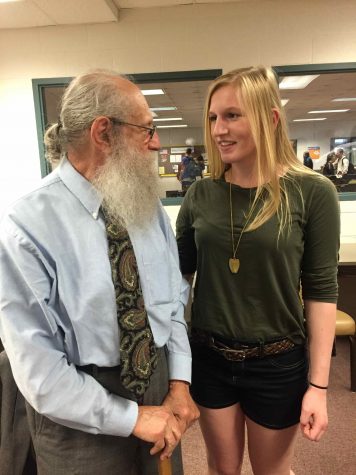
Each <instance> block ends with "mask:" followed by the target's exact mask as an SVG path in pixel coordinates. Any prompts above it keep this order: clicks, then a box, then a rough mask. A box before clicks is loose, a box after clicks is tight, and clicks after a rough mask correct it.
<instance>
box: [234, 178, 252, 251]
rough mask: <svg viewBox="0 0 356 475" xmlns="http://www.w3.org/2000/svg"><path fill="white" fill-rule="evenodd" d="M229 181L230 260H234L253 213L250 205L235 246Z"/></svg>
mask: <svg viewBox="0 0 356 475" xmlns="http://www.w3.org/2000/svg"><path fill="white" fill-rule="evenodd" d="M231 188H232V187H231V181H230V188H229V192H230V193H229V197H230V226H231V245H232V258H233V259H236V252H237V250H238V248H239V245H240V241H241V238H242V235H243V233H244V232H245V229H246V226H247V224H248V222H249V221H250V218H251V216H252V212H253V208H254V207H253V206H251V204H250V209H249V212H248V215H247V218H246V221H245V224H244V225H243V227H242V230H241V232H240V236H239V239H238V240H237V243H236V246H235V236H234V219H233V216H232V197H231ZM250 201H251V197H250Z"/></svg>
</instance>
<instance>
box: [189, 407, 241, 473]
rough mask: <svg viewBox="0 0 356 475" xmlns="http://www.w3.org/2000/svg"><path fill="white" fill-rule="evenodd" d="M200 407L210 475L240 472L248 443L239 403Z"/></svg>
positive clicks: (201, 425)
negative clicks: (219, 406) (246, 442)
mask: <svg viewBox="0 0 356 475" xmlns="http://www.w3.org/2000/svg"><path fill="white" fill-rule="evenodd" d="M198 407H199V410H200V427H201V431H202V434H203V437H204V441H205V445H206V449H207V459H208V466H209V474H211V475H213V474H231V475H237V474H239V473H240V470H241V465H242V460H243V454H244V443H245V416H244V414H243V412H242V410H241V407H240V405H239V404H234V405H233V406H230V407H226V408H223V409H208V408H206V407H202V406H198Z"/></svg>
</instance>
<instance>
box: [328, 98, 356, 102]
mask: <svg viewBox="0 0 356 475" xmlns="http://www.w3.org/2000/svg"><path fill="white" fill-rule="evenodd" d="M355 101H356V97H338V98H337V99H333V100H332V101H331V102H355Z"/></svg>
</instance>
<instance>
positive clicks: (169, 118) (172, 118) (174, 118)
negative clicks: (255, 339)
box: [153, 117, 183, 122]
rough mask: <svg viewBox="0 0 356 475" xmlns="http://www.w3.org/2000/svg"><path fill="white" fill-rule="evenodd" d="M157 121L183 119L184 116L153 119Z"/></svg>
mask: <svg viewBox="0 0 356 475" xmlns="http://www.w3.org/2000/svg"><path fill="white" fill-rule="evenodd" d="M153 120H154V121H155V122H164V121H166V120H183V117H167V118H166V119H163V118H160V119H153Z"/></svg>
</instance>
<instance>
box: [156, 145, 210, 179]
mask: <svg viewBox="0 0 356 475" xmlns="http://www.w3.org/2000/svg"><path fill="white" fill-rule="evenodd" d="M187 148H191V149H192V153H193V156H195V155H203V156H204V154H205V148H204V145H194V147H193V146H192V147H187V145H184V146H180V145H177V146H175V147H162V148H161V149H160V150H159V152H158V174H159V176H176V175H177V173H178V165H179V164H180V163H181V161H182V158H183V157H184V155H185V152H186V150H187Z"/></svg>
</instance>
